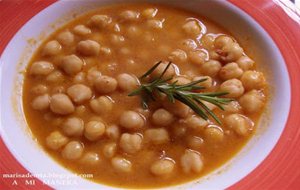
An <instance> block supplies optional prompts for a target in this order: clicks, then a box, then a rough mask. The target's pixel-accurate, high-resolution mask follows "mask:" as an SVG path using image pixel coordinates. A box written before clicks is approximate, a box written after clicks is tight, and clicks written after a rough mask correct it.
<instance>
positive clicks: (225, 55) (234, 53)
mask: <svg viewBox="0 0 300 190" xmlns="http://www.w3.org/2000/svg"><path fill="white" fill-rule="evenodd" d="M217 53H218V54H219V55H220V59H221V60H223V61H226V62H232V61H236V60H238V59H239V58H240V57H241V56H242V55H243V53H244V50H243V49H242V48H241V47H240V46H239V44H238V43H230V44H227V45H225V46H224V47H223V48H222V49H221V50H219V51H217Z"/></svg>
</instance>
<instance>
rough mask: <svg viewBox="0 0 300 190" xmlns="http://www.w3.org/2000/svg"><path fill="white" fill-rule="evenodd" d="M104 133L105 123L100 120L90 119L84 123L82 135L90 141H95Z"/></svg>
mask: <svg viewBox="0 0 300 190" xmlns="http://www.w3.org/2000/svg"><path fill="white" fill-rule="evenodd" d="M104 133H105V124H104V123H102V122H101V121H90V122H88V123H87V124H86V125H85V129H84V136H85V137H86V138H87V139H88V140H90V141H96V140H98V139H99V138H101V137H102V136H103V134H104Z"/></svg>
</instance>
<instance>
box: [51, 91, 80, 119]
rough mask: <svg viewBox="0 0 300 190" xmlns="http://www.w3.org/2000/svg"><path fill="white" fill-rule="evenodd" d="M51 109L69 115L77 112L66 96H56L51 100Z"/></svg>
mask: <svg viewBox="0 0 300 190" xmlns="http://www.w3.org/2000/svg"><path fill="white" fill-rule="evenodd" d="M50 109H51V111H52V112H54V113H57V114H61V115H67V114H71V113H73V112H74V111H75V107H74V105H73V103H72V102H71V100H70V98H69V97H68V96H67V95H65V94H54V95H52V96H51V98H50Z"/></svg>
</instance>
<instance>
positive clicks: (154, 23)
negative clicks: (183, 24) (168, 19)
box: [146, 19, 163, 29]
mask: <svg viewBox="0 0 300 190" xmlns="http://www.w3.org/2000/svg"><path fill="white" fill-rule="evenodd" d="M146 24H147V26H148V27H149V28H153V29H161V28H163V22H162V21H160V20H157V19H150V20H147V23H146Z"/></svg>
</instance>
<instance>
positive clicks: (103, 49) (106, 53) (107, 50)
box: [100, 47, 112, 56]
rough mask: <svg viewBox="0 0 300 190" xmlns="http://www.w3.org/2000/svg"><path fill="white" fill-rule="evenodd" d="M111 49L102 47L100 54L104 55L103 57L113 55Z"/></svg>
mask: <svg viewBox="0 0 300 190" xmlns="http://www.w3.org/2000/svg"><path fill="white" fill-rule="evenodd" d="M111 52H112V51H111V49H110V48H108V47H100V53H101V54H102V55H106V56H107V55H111Z"/></svg>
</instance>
